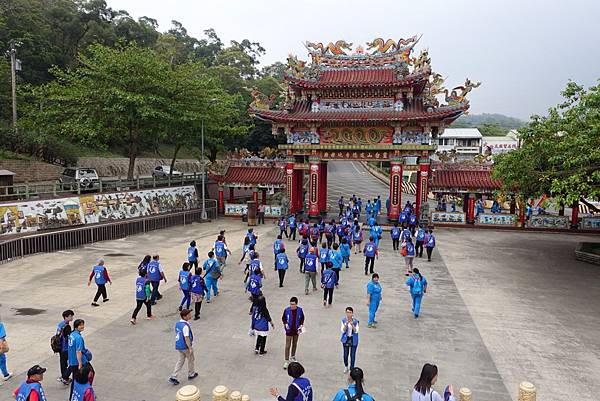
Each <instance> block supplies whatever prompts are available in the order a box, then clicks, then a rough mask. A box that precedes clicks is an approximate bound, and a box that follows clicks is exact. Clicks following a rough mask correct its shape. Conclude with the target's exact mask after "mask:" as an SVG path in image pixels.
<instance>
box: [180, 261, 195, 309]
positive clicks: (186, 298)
mask: <svg viewBox="0 0 600 401" xmlns="http://www.w3.org/2000/svg"><path fill="white" fill-rule="evenodd" d="M191 279H192V273H190V264H189V263H188V262H185V263H184V264H183V265H182V266H181V271H180V272H179V278H178V279H177V281H179V289H180V290H181V292H182V293H183V298H181V304H179V311H180V312H181V310H182V309H183V305H184V304H185V309H190V302H192V298H191V297H190V288H191V287H190V280H191Z"/></svg>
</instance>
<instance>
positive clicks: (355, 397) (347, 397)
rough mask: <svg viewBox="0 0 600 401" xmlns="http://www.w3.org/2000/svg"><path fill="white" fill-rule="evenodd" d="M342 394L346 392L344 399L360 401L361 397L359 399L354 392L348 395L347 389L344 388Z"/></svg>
mask: <svg viewBox="0 0 600 401" xmlns="http://www.w3.org/2000/svg"><path fill="white" fill-rule="evenodd" d="M344 394H346V401H362V397H360V399H359V398H358V397H357V396H356V393H354V395H350V392H349V391H348V389H344ZM373 401H375V399H373Z"/></svg>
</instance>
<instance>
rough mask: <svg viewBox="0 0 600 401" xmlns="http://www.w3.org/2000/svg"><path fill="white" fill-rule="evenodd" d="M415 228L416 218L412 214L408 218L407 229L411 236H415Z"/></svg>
mask: <svg viewBox="0 0 600 401" xmlns="http://www.w3.org/2000/svg"><path fill="white" fill-rule="evenodd" d="M416 227H417V216H416V215H415V214H414V213H412V214H411V215H410V216H409V217H408V228H409V229H410V232H411V234H412V235H414V234H415V228H416Z"/></svg>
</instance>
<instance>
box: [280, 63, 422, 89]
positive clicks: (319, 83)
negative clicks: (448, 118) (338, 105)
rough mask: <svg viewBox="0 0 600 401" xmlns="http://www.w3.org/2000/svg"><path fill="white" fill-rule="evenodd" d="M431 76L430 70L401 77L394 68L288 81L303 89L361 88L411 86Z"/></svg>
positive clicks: (338, 71) (333, 71) (352, 70)
mask: <svg viewBox="0 0 600 401" xmlns="http://www.w3.org/2000/svg"><path fill="white" fill-rule="evenodd" d="M430 74H431V69H430V68H424V69H422V70H420V71H417V72H416V73H412V74H407V75H405V76H401V75H399V74H398V70H397V69H396V68H393V67H377V68H348V69H329V70H325V71H323V72H322V73H321V74H320V75H319V77H318V78H316V79H304V78H297V77H292V76H287V77H286V80H287V81H288V82H289V83H290V84H291V85H294V86H298V87H301V88H306V89H311V88H328V87H329V88H331V87H337V88H341V87H359V86H365V85H368V86H392V85H393V86H409V85H413V84H415V83H417V82H420V81H424V80H426V79H427V78H428V77H429V75H430Z"/></svg>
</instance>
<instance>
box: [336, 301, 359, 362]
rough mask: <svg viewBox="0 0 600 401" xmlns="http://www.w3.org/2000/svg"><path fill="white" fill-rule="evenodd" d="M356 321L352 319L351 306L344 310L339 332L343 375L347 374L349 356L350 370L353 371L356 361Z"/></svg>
mask: <svg viewBox="0 0 600 401" xmlns="http://www.w3.org/2000/svg"><path fill="white" fill-rule="evenodd" d="M358 328H359V322H358V319H355V318H354V309H353V308H352V307H351V306H348V307H347V308H346V316H345V317H344V318H343V319H342V325H341V327H340V331H341V332H342V337H341V338H340V341H341V342H342V348H343V350H344V373H348V372H349V370H348V356H350V369H354V362H355V361H356V349H357V348H358Z"/></svg>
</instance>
